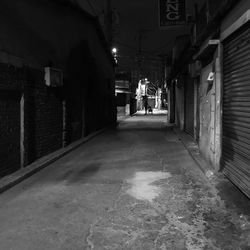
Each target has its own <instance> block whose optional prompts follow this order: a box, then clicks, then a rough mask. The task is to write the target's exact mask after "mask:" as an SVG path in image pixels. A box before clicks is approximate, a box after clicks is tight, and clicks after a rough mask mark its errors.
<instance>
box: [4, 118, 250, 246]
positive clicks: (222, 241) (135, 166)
mask: <svg viewBox="0 0 250 250" xmlns="http://www.w3.org/2000/svg"><path fill="white" fill-rule="evenodd" d="M249 218H250V201H249V200H248V199H247V198H246V197H245V196H244V195H243V194H241V193H240V192H239V191H238V189H236V188H235V187H234V186H233V185H232V184H231V183H230V182H228V181H227V180H226V179H224V178H223V177H222V176H220V175H218V176H214V178H212V179H210V180H209V179H208V178H207V177H206V176H205V175H204V174H203V172H202V171H201V170H200V168H199V167H198V166H197V165H196V162H195V161H194V160H193V159H192V157H191V156H190V155H189V153H188V152H187V150H186V149H185V147H184V146H183V144H182V143H181V141H180V139H179V138H178V136H177V135H176V134H175V133H174V132H173V129H172V128H171V127H169V126H168V125H167V123H166V115H164V114H159V115H158V116H157V115H147V116H145V115H142V114H139V115H137V116H134V117H131V118H128V119H126V120H124V121H122V122H121V123H120V125H119V126H118V128H117V130H114V131H111V130H110V131H107V132H105V133H103V134H101V135H99V136H98V137H96V138H94V139H93V140H91V141H89V142H87V143H85V144H83V145H82V146H80V147H79V148H77V149H76V150H74V151H72V152H71V153H69V154H68V155H66V156H64V157H63V158H61V159H59V160H57V161H56V162H54V163H53V164H51V165H50V166H49V167H47V168H46V169H43V170H41V171H40V172H39V173H37V174H36V175H34V176H32V177H30V178H29V179H27V180H25V181H23V182H22V183H20V184H18V185H17V186H15V187H13V188H12V189H10V190H8V191H6V192H4V193H2V194H1V195H0V222H1V223H0V249H1V250H9V249H13V250H34V249H35V250H40V249H41V250H43V249H46V250H50V249H51V250H52V249H53V250H57V249H58V250H59V249H69V250H71V249H72V250H78V249H79V250H80V249H101V250H102V249H118V250H120V249H122V250H123V249H124V250H125V249H135V250H137V249H143V250H147V249H148V250H153V249H155V250H156V249H159V250H162V249H173V250H175V249H176V250H179V249H181V250H182V249H183V250H184V249H188V250H196V249H197V250H198V249H208V250H210V249H215V250H218V249H228V250H229V249H233V250H234V249H244V250H246V249H250V220H249Z"/></svg>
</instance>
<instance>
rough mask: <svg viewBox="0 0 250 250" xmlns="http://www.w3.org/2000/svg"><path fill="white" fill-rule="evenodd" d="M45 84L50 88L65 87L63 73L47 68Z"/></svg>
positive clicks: (45, 69)
mask: <svg viewBox="0 0 250 250" xmlns="http://www.w3.org/2000/svg"><path fill="white" fill-rule="evenodd" d="M44 71H45V77H44V79H45V84H46V85H47V86H49V87H61V86H63V73H62V70H60V69H55V68H51V67H45V68H44Z"/></svg>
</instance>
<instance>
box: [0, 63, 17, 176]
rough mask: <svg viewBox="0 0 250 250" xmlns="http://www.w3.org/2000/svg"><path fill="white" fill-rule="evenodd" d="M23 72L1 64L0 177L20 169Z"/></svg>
mask: <svg viewBox="0 0 250 250" xmlns="http://www.w3.org/2000/svg"><path fill="white" fill-rule="evenodd" d="M21 85H22V72H21V71H20V70H19V69H17V68H15V67H13V66H11V65H6V64H0V163H1V164H0V177H2V176H4V175H6V174H10V173H12V172H13V171H15V170H17V169H18V168H20V98H21Z"/></svg>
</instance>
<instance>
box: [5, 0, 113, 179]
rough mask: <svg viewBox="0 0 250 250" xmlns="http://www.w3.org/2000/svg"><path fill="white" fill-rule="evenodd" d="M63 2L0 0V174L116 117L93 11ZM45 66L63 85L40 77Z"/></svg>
mask: <svg viewBox="0 0 250 250" xmlns="http://www.w3.org/2000/svg"><path fill="white" fill-rule="evenodd" d="M64 2H65V1H59V0H54V1H48V0H38V1H31V0H23V1H18V0H3V1H1V3H0V28H1V31H2V32H1V33H0V69H1V71H0V106H1V109H0V117H1V127H0V134H1V148H0V161H1V162H4V164H2V165H1V169H0V176H3V175H6V174H7V173H9V172H13V171H14V170H16V169H18V168H20V167H21V166H26V165H28V164H29V163H31V162H33V161H34V160H36V159H38V158H40V157H42V156H44V155H47V154H48V153H51V152H53V151H55V150H57V149H59V148H61V147H62V146H63V145H67V144H69V143H71V142H73V141H75V140H77V139H80V138H81V137H83V136H85V135H87V134H89V133H91V132H94V131H96V130H98V129H100V128H103V127H105V126H107V125H109V124H111V123H114V122H115V101H114V92H115V90H114V74H113V73H114V71H113V61H112V57H111V55H110V53H109V51H108V48H107V46H106V43H105V40H104V36H103V34H102V33H101V30H100V27H99V26H98V23H97V20H95V18H94V17H92V16H90V15H88V14H86V13H85V12H83V11H82V10H80V9H78V8H77V7H75V6H73V5H68V4H66V3H64ZM46 66H50V67H54V68H58V69H60V70H62V71H63V76H64V79H63V86H62V87H54V88H53V87H47V86H46V85H45V82H44V67H46ZM7 92H8V93H7ZM6 93H7V94H6ZM2 121H6V122H5V123H2ZM6 131H13V134H11V133H7V132H6ZM6 155H7V156H8V159H9V160H5V161H4V159H6ZM10 159H11V160H10Z"/></svg>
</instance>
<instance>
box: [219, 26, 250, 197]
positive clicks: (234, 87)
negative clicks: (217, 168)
mask: <svg viewBox="0 0 250 250" xmlns="http://www.w3.org/2000/svg"><path fill="white" fill-rule="evenodd" d="M223 68H224V72H223V73H224V86H223V87H224V88H223V139H222V168H223V171H224V173H225V174H226V176H227V177H228V178H229V179H230V180H231V181H232V182H233V183H234V184H235V185H236V186H238V187H239V188H240V189H241V190H242V191H243V192H244V193H245V194H246V195H247V196H248V197H250V24H249V23H248V24H246V25H245V26H244V27H242V28H241V29H240V30H238V31H237V33H235V34H233V35H232V36H231V37H229V38H228V39H227V40H226V41H225V43H224V67H223Z"/></svg>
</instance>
